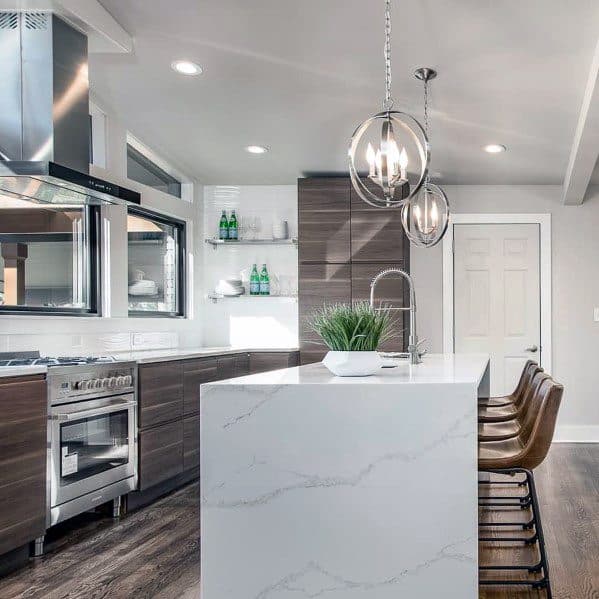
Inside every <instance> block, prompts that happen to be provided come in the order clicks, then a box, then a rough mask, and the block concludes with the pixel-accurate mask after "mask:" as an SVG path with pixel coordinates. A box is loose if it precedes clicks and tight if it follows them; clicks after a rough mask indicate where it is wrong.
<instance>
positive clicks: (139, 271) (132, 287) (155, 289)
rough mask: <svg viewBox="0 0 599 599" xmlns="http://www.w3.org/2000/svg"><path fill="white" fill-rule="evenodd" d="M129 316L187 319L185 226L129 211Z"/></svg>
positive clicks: (145, 212)
mask: <svg viewBox="0 0 599 599" xmlns="http://www.w3.org/2000/svg"><path fill="white" fill-rule="evenodd" d="M127 237H128V241H129V284H128V295H129V314H131V315H133V316H136V315H137V316H183V315H184V306H185V297H184V290H185V278H184V277H185V224H184V223H183V222H180V221H176V220H173V219H169V218H165V217H163V216H159V215H157V214H154V213H150V212H147V211H144V210H139V209H134V208H129V212H128V215H127Z"/></svg>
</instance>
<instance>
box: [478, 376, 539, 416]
mask: <svg viewBox="0 0 599 599" xmlns="http://www.w3.org/2000/svg"><path fill="white" fill-rule="evenodd" d="M542 372H543V369H542V368H539V367H538V366H536V367H534V368H531V369H529V372H528V375H527V377H526V380H525V384H524V388H523V390H522V393H521V394H520V395H519V396H518V398H517V400H516V401H514V403H511V404H509V405H506V406H481V407H479V408H478V420H479V422H506V421H508V420H512V419H514V418H516V417H517V416H518V414H520V413H521V412H522V409H523V404H524V402H525V400H526V398H527V393H528V392H529V390H530V386H531V384H532V381H533V380H534V378H535V377H536V376H538V374H539V373H542Z"/></svg>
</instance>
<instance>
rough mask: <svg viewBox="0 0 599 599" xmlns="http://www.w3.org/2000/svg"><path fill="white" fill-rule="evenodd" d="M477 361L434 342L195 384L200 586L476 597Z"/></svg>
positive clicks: (382, 597)
mask: <svg viewBox="0 0 599 599" xmlns="http://www.w3.org/2000/svg"><path fill="white" fill-rule="evenodd" d="M487 366H488V356H483V355H431V356H425V358H424V362H423V363H422V364H419V365H416V366H410V365H409V364H405V363H402V364H401V365H400V366H398V367H397V368H394V369H383V370H381V373H380V375H376V376H373V377H363V378H337V377H334V376H332V375H331V374H330V373H329V372H328V370H326V369H325V368H324V366H322V365H320V364H314V365H310V366H302V367H299V368H290V369H285V370H278V371H274V372H271V373H264V374H258V375H252V376H247V377H241V378H238V379H231V380H229V381H221V382H217V383H210V384H207V385H203V386H202V398H201V487H202V506H201V520H202V521H201V544H202V548H201V554H202V572H201V575H202V599H292V598H293V599H304V598H313V597H323V598H325V599H341V598H343V599H354V598H355V599H387V598H388V599H391V598H393V599H397V598H398V597H401V598H404V597H405V598H406V599H407V598H410V599H411V598H419V599H420V598H422V599H425V598H428V597H431V598H432V597H439V596H447V597H459V598H460V599H474V598H475V597H477V596H478V585H477V580H478V569H477V409H476V404H477V395H478V394H479V393H480V394H481V395H484V394H486V392H487V388H488V368H487Z"/></svg>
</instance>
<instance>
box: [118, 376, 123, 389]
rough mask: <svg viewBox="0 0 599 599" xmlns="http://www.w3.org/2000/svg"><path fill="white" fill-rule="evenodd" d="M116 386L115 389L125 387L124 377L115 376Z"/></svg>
mask: <svg viewBox="0 0 599 599" xmlns="http://www.w3.org/2000/svg"><path fill="white" fill-rule="evenodd" d="M116 384H117V387H124V386H125V377H124V376H117V377H116Z"/></svg>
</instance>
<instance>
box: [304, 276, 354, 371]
mask: <svg viewBox="0 0 599 599" xmlns="http://www.w3.org/2000/svg"><path fill="white" fill-rule="evenodd" d="M350 301H351V267H350V265H349V264H300V266H299V336H300V351H301V363H302V364H307V363H310V362H318V361H320V360H322V358H323V357H324V355H325V354H326V352H327V348H326V347H325V346H324V345H323V344H322V341H321V340H320V338H319V337H318V336H317V335H316V333H314V332H313V331H312V330H311V328H310V324H309V322H310V318H311V316H312V313H313V312H314V310H315V309H317V308H320V307H322V306H323V304H334V303H341V302H343V303H349V302H350Z"/></svg>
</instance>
